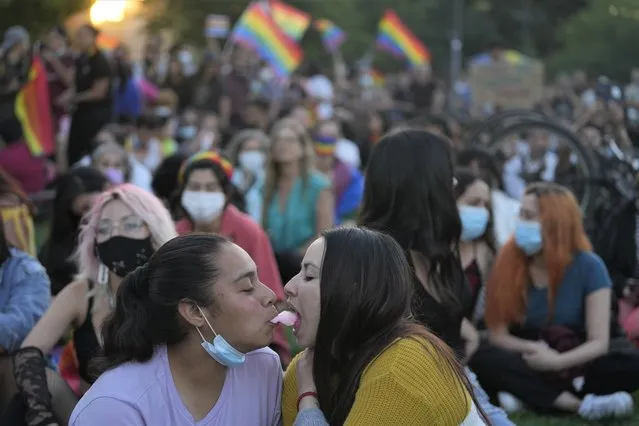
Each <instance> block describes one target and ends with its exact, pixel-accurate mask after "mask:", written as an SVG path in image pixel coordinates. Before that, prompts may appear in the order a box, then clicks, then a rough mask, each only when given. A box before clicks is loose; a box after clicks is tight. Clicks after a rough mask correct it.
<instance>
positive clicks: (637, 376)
mask: <svg viewBox="0 0 639 426" xmlns="http://www.w3.org/2000/svg"><path fill="white" fill-rule="evenodd" d="M468 365H469V366H470V368H471V369H472V370H473V372H474V373H475V374H476V375H477V378H478V379H479V382H480V383H481V385H482V387H483V388H484V390H486V392H487V393H488V394H489V395H491V397H492V396H494V395H496V394H497V392H508V393H510V394H512V395H514V396H516V397H517V398H519V399H520V400H521V401H522V402H523V403H524V404H526V405H527V406H529V407H530V408H532V409H535V410H539V411H553V402H554V401H555V400H556V399H557V397H558V396H559V395H560V394H561V393H563V392H566V391H570V392H572V393H575V391H574V390H572V389H560V388H558V387H557V385H556V384H553V383H552V382H551V381H549V380H548V379H547V378H546V377H544V376H543V373H540V372H539V371H535V370H533V369H532V368H530V367H529V366H528V364H526V362H525V361H524V360H523V359H522V357H521V354H519V353H516V352H511V351H507V350H504V349H501V348H498V347H496V346H493V345H491V344H488V343H486V344H482V346H481V347H480V348H479V350H478V351H477V352H476V353H475V355H474V356H473V358H472V360H471V361H470V362H469V364H468ZM584 381H585V382H584V386H583V389H582V390H581V392H580V393H578V394H577V396H583V395H587V394H594V395H608V394H611V393H615V392H621V391H625V392H630V393H632V392H634V391H636V390H637V389H639V351H624V352H615V353H610V354H607V355H604V356H602V357H600V358H597V359H596V360H594V361H593V362H592V363H590V365H589V366H588V367H587V368H586V371H585V374H584Z"/></svg>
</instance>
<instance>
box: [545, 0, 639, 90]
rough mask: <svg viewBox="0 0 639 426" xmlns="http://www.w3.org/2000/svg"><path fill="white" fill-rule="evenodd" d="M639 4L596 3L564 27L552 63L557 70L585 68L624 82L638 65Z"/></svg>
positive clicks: (607, 0)
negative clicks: (638, 31) (561, 44)
mask: <svg viewBox="0 0 639 426" xmlns="http://www.w3.org/2000/svg"><path fill="white" fill-rule="evenodd" d="M637 28H639V2H637V1H636V0H596V1H592V2H591V4H590V6H589V7H588V8H587V9H584V10H583V11H582V12H580V13H578V14H577V15H575V16H574V17H573V18H572V19H570V20H569V21H568V22H567V23H566V25H565V26H564V27H563V28H562V31H561V33H560V34H559V38H560V40H561V41H562V43H563V48H562V49H561V50H560V51H558V52H557V53H556V54H555V55H554V56H553V57H552V58H551V59H550V61H549V63H550V65H551V68H552V69H554V70H570V69H575V68H583V69H585V70H586V71H588V72H589V74H590V75H601V74H604V75H607V76H609V77H611V78H615V79H618V80H621V81H625V80H627V79H628V74H629V70H630V69H631V68H632V67H637V66H639V44H638V43H637Z"/></svg>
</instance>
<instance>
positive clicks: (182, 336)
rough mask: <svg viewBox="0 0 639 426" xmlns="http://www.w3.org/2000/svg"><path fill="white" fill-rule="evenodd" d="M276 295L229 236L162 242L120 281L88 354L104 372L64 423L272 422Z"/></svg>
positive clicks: (276, 408)
mask: <svg viewBox="0 0 639 426" xmlns="http://www.w3.org/2000/svg"><path fill="white" fill-rule="evenodd" d="M274 302H275V294H274V293H273V292H272V291H271V290H270V289H269V288H268V287H266V286H265V285H264V284H262V283H261V282H260V281H259V279H258V277H257V268H256V267H255V262H253V260H251V257H250V256H249V255H248V254H247V253H246V252H245V251H244V250H242V249H241V248H240V247H238V246H237V245H235V244H233V243H232V242H230V241H228V240H226V239H225V238H223V237H220V236H217V235H214V234H191V235H187V236H182V237H177V238H175V239H173V240H171V241H169V242H168V243H166V244H164V245H163V246H162V247H160V248H159V249H158V251H157V252H155V253H154V254H153V256H151V259H149V262H148V263H147V264H146V265H144V266H141V267H139V268H138V269H136V270H135V271H134V272H132V273H131V274H129V275H128V276H127V277H126V278H125V279H124V281H123V282H122V284H121V286H120V288H119V290H118V293H117V300H116V304H115V310H114V312H113V313H112V314H111V316H110V317H109V318H108V319H107V321H106V323H105V325H104V328H103V333H102V334H103V337H104V346H103V347H104V351H103V358H102V359H98V360H96V361H97V362H96V364H97V367H98V372H103V373H102V375H101V376H100V378H99V379H98V380H97V381H96V382H95V384H94V385H93V386H92V387H91V389H90V390H89V391H88V392H87V393H86V394H85V395H84V396H83V397H82V399H81V400H80V402H79V403H78V405H77V406H76V407H75V410H74V411H73V415H72V416H71V422H70V424H71V425H72V426H87V425H127V426H156V425H171V426H187V425H196V424H197V425H207V426H228V425H237V426H257V425H260V426H279V424H280V395H281V389H282V369H281V366H280V360H279V357H278V356H277V354H276V353H275V352H273V351H272V350H270V349H268V348H266V347H265V346H268V345H269V344H270V343H271V340H272V339H273V330H274V328H275V325H274V324H273V323H271V320H272V319H273V318H274V317H275V316H276V315H277V310H276V309H275V306H274ZM238 319H240V320H239V321H238Z"/></svg>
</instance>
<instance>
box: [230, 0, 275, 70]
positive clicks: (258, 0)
mask: <svg viewBox="0 0 639 426" xmlns="http://www.w3.org/2000/svg"><path fill="white" fill-rule="evenodd" d="M260 1H262V0H251V2H250V3H249V4H248V5H247V6H246V9H244V11H243V12H242V15H240V18H241V17H242V16H243V15H244V13H246V11H247V10H248V9H249V8H250V7H251V6H253V5H254V4H255V3H259V2H260ZM264 3H265V4H266V6H267V7H268V1H265V2H264ZM236 24H237V22H236ZM233 27H234V28H232V29H231V32H230V33H229V35H228V37H227V38H226V42H224V48H222V53H221V56H222V61H223V63H224V64H225V65H229V66H228V67H225V68H226V71H227V72H226V73H225V74H228V72H230V69H231V68H230V62H231V55H232V54H233V50H234V49H235V45H236V43H235V40H234V39H233V30H234V29H235V25H234V26H233Z"/></svg>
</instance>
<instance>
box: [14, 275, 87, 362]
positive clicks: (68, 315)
mask: <svg viewBox="0 0 639 426" xmlns="http://www.w3.org/2000/svg"><path fill="white" fill-rule="evenodd" d="M88 292H89V285H88V283H87V282H86V281H84V280H81V281H75V282H73V283H71V284H69V285H68V286H66V287H65V288H64V289H63V290H62V291H61V292H60V293H59V294H58V296H57V297H56V298H55V299H53V303H51V306H50V307H49V309H48V310H47V312H46V313H45V314H44V316H43V317H42V318H41V319H40V321H38V323H37V324H36V325H35V327H34V328H33V330H31V333H29V335H28V336H27V338H26V339H24V342H22V347H23V348H26V347H36V348H38V349H40V350H41V351H42V352H43V353H44V354H47V353H49V352H50V351H51V349H53V347H54V346H55V344H56V343H57V342H58V340H60V338H61V337H62V336H64V333H65V332H66V331H67V329H68V328H69V326H71V325H73V324H78V323H80V322H81V320H82V319H83V318H82V317H84V316H85V314H86V315H90V313H87V312H86V310H87V306H88V302H87V294H88Z"/></svg>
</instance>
